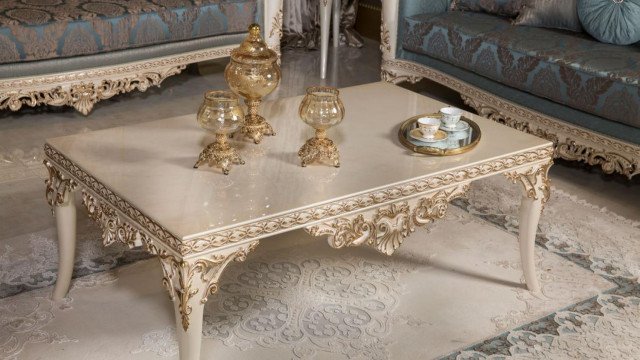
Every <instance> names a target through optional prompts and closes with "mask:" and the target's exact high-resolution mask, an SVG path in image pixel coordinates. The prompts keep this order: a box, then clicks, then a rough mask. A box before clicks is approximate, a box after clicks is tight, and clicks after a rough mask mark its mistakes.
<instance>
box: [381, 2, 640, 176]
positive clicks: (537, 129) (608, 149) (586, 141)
mask: <svg viewBox="0 0 640 360" xmlns="http://www.w3.org/2000/svg"><path fill="white" fill-rule="evenodd" d="M398 5H399V0H388V1H387V0H385V1H384V2H383V7H382V25H381V45H380V49H381V50H382V69H381V77H382V79H383V80H385V81H387V82H391V83H394V84H397V83H401V82H405V81H407V82H410V83H416V82H418V81H420V80H421V79H429V80H432V81H435V82H437V83H439V84H442V85H444V86H446V87H448V88H450V89H452V90H455V91H457V92H458V93H459V94H460V96H461V97H462V99H463V101H464V102H465V104H467V105H469V106H471V107H472V108H473V109H475V110H476V111H477V112H478V114H480V115H482V116H485V117H487V118H489V119H491V120H494V121H496V122H499V123H502V124H505V125H507V126H510V127H512V128H515V129H518V130H521V131H524V132H527V133H530V134H533V135H536V136H539V137H542V138H545V139H547V140H549V141H552V142H553V143H554V145H555V151H554V157H556V158H562V159H565V160H571V161H581V162H585V163H587V164H589V165H596V166H600V167H601V168H602V171H603V172H605V173H607V174H611V173H619V174H622V175H624V176H626V177H627V178H632V177H633V176H635V175H637V174H639V173H640V145H635V144H632V143H628V142H625V141H622V140H619V139H615V138H612V137H609V136H606V135H603V134H599V133H596V132H594V131H591V130H588V129H585V128H582V127H579V126H575V125H572V124H569V123H566V122H564V121H562V120H559V119H556V118H553V117H550V116H548V115H544V114H541V113H539V112H536V111H534V110H531V109H528V108H526V107H523V106H520V105H518V104H516V103H513V102H511V101H508V100H505V99H502V98H500V97H498V96H496V95H493V94H491V93H489V92H487V91H484V90H482V89H480V88H478V87H475V86H473V85H470V84H468V83H466V82H464V81H462V80H459V79H457V78H455V77H453V76H451V75H448V74H446V73H443V72H441V71H438V70H435V69H432V68H429V67H427V66H425V65H422V64H418V63H415V62H411V61H406V60H400V59H396V56H395V54H396V50H397V46H398V44H397V39H398Z"/></svg>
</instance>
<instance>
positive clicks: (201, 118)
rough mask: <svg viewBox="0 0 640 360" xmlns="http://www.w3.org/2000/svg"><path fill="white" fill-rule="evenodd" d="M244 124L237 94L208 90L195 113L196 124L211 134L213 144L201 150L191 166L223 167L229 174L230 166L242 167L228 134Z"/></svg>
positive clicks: (223, 170) (224, 171)
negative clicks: (213, 137)
mask: <svg viewBox="0 0 640 360" xmlns="http://www.w3.org/2000/svg"><path fill="white" fill-rule="evenodd" d="M243 121H244V112H243V111H242V106H240V99H238V96H237V95H236V94H234V93H232V92H231V91H207V92H206V93H205V94H204V101H203V103H202V105H200V109H199V110H198V124H199V125H200V127H201V128H203V129H205V130H209V131H211V132H214V133H215V134H216V141H215V142H214V143H211V144H209V145H208V146H207V147H206V148H205V149H204V150H202V152H201V153H200V156H199V157H198V161H197V162H196V164H195V165H194V166H193V167H194V168H196V169H197V168H198V167H199V166H200V165H202V164H207V163H208V164H209V166H218V167H220V168H222V172H223V173H224V174H225V175H228V174H229V169H230V167H231V164H240V165H242V164H244V160H242V159H241V158H240V155H239V154H238V152H237V151H236V149H234V148H233V147H232V146H231V144H229V134H232V133H233V132H235V131H236V130H238V128H239V127H240V126H241V125H242V123H243Z"/></svg>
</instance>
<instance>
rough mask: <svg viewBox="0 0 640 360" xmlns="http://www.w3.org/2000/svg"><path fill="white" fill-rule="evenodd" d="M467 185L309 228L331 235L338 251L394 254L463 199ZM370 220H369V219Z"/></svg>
mask: <svg viewBox="0 0 640 360" xmlns="http://www.w3.org/2000/svg"><path fill="white" fill-rule="evenodd" d="M468 190H469V185H468V184H467V183H464V184H458V185H456V186H454V187H451V188H449V189H445V190H440V191H437V192H432V193H429V194H427V195H425V196H422V197H417V198H413V199H410V200H406V201H402V202H398V203H391V204H389V205H386V206H383V207H379V208H377V209H374V210H370V211H368V212H364V213H361V214H358V215H355V216H352V217H344V218H338V219H336V220H333V221H331V222H326V223H321V224H318V225H313V226H310V227H307V228H306V231H307V232H308V233H309V234H310V235H312V236H322V235H329V237H328V242H329V245H331V246H332V247H334V248H336V249H340V248H343V247H347V246H359V245H365V244H366V245H369V246H371V247H373V248H375V249H376V250H378V251H380V252H381V253H383V254H386V255H392V254H393V253H394V252H395V250H396V249H398V247H400V245H402V242H403V241H404V239H405V238H406V237H408V236H409V235H410V234H411V233H412V232H414V231H415V227H416V226H424V225H427V224H428V223H430V222H432V221H434V220H436V219H441V218H443V217H444V216H445V214H446V212H447V208H448V206H449V202H450V201H451V200H453V199H455V198H458V197H463V196H465V195H466V193H467V192H468ZM367 219H369V220H367Z"/></svg>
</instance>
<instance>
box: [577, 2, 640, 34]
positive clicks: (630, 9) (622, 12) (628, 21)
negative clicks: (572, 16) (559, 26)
mask: <svg viewBox="0 0 640 360" xmlns="http://www.w3.org/2000/svg"><path fill="white" fill-rule="evenodd" d="M578 14H579V16H580V21H581V22H582V24H583V25H584V29H585V30H586V31H587V32H588V33H589V34H591V36H593V37H594V38H596V39H598V40H600V41H602V42H606V43H610V44H617V45H629V44H633V43H636V42H638V41H640V0H627V1H611V0H580V1H578Z"/></svg>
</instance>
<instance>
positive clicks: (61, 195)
mask: <svg viewBox="0 0 640 360" xmlns="http://www.w3.org/2000/svg"><path fill="white" fill-rule="evenodd" d="M43 163H44V166H46V167H47V171H48V172H49V178H48V179H46V180H45V181H44V183H45V185H46V189H45V198H46V199H47V204H49V206H50V207H51V213H52V214H53V213H54V208H55V207H56V206H61V205H64V204H65V203H66V201H67V194H68V193H69V192H70V191H74V190H75V189H76V187H77V186H78V184H77V183H76V182H75V181H73V180H72V179H65V178H64V177H63V176H62V174H61V173H60V171H59V170H58V169H56V168H55V167H54V166H53V164H52V163H51V162H50V161H48V160H44V161H43Z"/></svg>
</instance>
